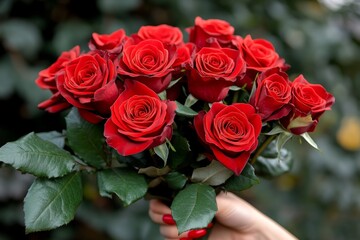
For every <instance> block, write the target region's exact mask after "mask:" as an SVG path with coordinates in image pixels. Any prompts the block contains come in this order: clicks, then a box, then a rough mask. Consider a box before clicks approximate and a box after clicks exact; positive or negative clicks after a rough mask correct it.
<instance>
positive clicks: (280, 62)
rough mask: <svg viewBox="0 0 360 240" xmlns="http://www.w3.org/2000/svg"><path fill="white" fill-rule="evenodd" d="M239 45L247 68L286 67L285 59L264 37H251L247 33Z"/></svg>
mask: <svg viewBox="0 0 360 240" xmlns="http://www.w3.org/2000/svg"><path fill="white" fill-rule="evenodd" d="M238 40H240V38H238ZM240 41H241V40H240ZM241 47H242V53H243V57H244V59H245V62H246V66H247V68H248V69H252V70H256V71H258V72H263V71H265V70H268V69H270V68H274V67H280V68H286V66H285V60H284V59H282V58H280V57H279V55H278V54H277V52H276V51H275V48H274V46H273V45H272V44H271V43H270V42H269V41H267V40H265V39H252V38H251V36H250V35H247V36H246V37H245V39H243V41H242V44H241ZM283 70H284V69H283Z"/></svg>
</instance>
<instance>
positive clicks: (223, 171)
mask: <svg viewBox="0 0 360 240" xmlns="http://www.w3.org/2000/svg"><path fill="white" fill-rule="evenodd" d="M233 174H234V173H233V172H232V171H231V170H229V169H228V168H226V167H225V166H224V165H222V164H221V163H220V162H219V161H216V160H213V161H211V163H210V164H209V165H208V166H206V167H201V168H196V169H195V170H194V171H193V174H192V176H191V180H192V181H193V182H201V183H205V184H208V185H211V186H218V185H220V184H223V183H224V182H225V181H226V180H227V179H228V178H229V177H231V176H232V175H233Z"/></svg>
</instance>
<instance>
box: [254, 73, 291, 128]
mask: <svg viewBox="0 0 360 240" xmlns="http://www.w3.org/2000/svg"><path fill="white" fill-rule="evenodd" d="M256 82H257V86H256V90H255V93H254V95H253V96H252V97H251V98H250V104H251V105H253V106H254V107H255V109H256V112H257V113H258V114H259V115H260V116H261V119H262V120H263V122H267V121H271V120H278V119H280V118H282V117H284V116H286V115H288V114H289V112H290V111H291V109H292V107H291V104H290V100H291V82H290V81H289V78H288V75H287V74H286V73H284V72H282V71H280V69H279V68H273V69H270V70H268V71H265V72H263V73H262V74H260V75H259V76H258V78H257V81H256Z"/></svg>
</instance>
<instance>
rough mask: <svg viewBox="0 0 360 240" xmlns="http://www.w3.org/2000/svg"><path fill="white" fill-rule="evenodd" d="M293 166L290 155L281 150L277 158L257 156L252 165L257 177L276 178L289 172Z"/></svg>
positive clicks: (286, 151)
mask: <svg viewBox="0 0 360 240" xmlns="http://www.w3.org/2000/svg"><path fill="white" fill-rule="evenodd" d="M292 164H293V158H292V155H291V153H290V152H289V151H288V150H287V149H284V148H282V149H281V151H280V154H279V157H274V158H272V157H264V156H259V157H258V158H257V161H256V162H255V164H254V167H255V171H256V173H257V175H258V176H263V177H277V176H280V175H282V174H284V173H287V172H288V171H290V169H291V167H292Z"/></svg>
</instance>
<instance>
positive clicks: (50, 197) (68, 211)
mask: <svg viewBox="0 0 360 240" xmlns="http://www.w3.org/2000/svg"><path fill="white" fill-rule="evenodd" d="M82 197H83V192H82V182H81V177H80V173H74V174H70V175H67V176H65V177H62V178H55V179H42V178H38V179H36V180H35V181H34V183H33V184H32V185H31V187H30V189H29V191H28V194H27V195H26V197H25V199H24V212H25V227H26V232H27V233H31V232H38V231H45V230H50V229H54V228H57V227H60V226H62V225H64V224H67V223H68V222H70V221H71V220H72V219H73V218H74V216H75V212H76V209H77V207H78V206H79V205H80V203H81V201H82Z"/></svg>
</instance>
